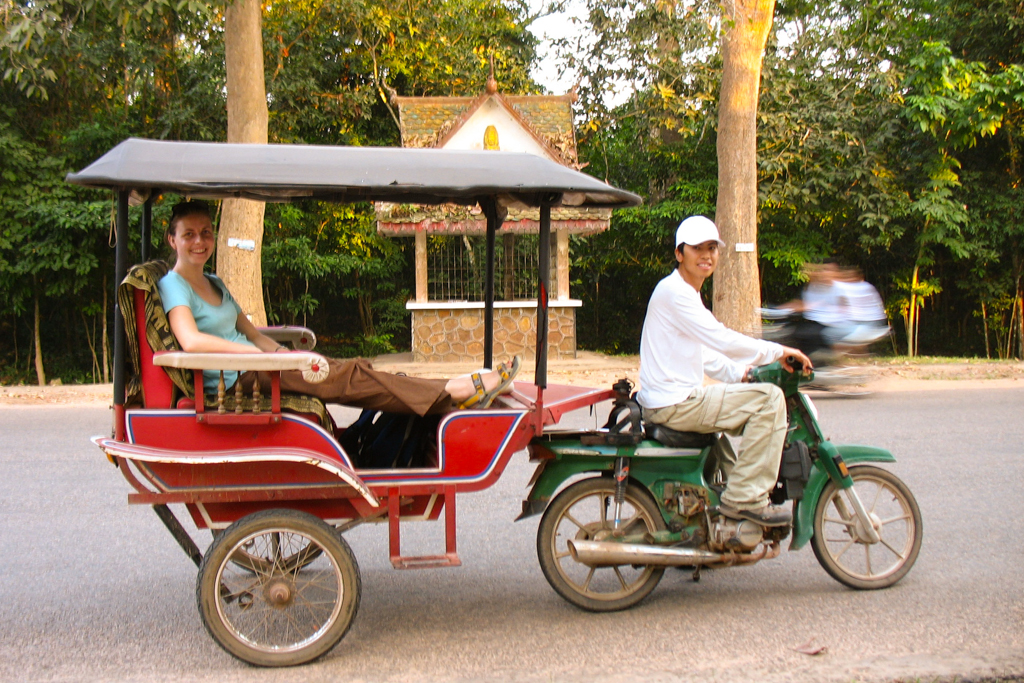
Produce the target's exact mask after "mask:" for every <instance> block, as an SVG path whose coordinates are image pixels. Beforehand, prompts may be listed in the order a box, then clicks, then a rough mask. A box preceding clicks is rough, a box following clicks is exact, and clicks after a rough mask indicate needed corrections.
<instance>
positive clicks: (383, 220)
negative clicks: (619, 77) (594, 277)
mask: <svg viewBox="0 0 1024 683" xmlns="http://www.w3.org/2000/svg"><path fill="white" fill-rule="evenodd" d="M574 101H575V95H574V94H572V93H569V94H566V95H504V94H502V93H499V92H498V88H497V83H496V82H495V80H494V78H493V75H492V76H491V77H490V78H488V81H487V87H486V91H485V92H484V93H483V94H481V95H480V96H478V97H397V96H396V97H393V98H392V102H393V104H395V105H396V107H397V109H398V113H399V121H400V128H401V135H402V146H403V147H421V148H435V149H454V150H495V149H500V150H502V151H506V152H522V153H526V154H535V155H538V156H542V157H546V158H548V159H551V160H553V161H556V162H558V163H560V164H563V165H565V166H568V167H570V168H574V169H578V168H580V165H579V163H578V162H577V158H576V136H575V132H574V130H573V125H572V103H573V102H574ZM376 211H377V228H378V230H379V231H380V233H381V234H385V235H389V236H393V237H413V238H414V239H415V263H416V291H415V298H414V299H413V300H411V301H409V302H408V303H407V304H406V308H407V309H408V310H409V311H410V312H411V314H412V324H411V328H412V352H413V356H414V358H415V360H416V361H419V362H423V361H442V362H452V361H479V360H480V359H481V358H482V356H483V340H484V321H483V317H484V316H483V312H484V302H483V291H484V282H485V274H484V273H485V271H484V267H483V252H484V240H483V235H484V234H485V232H486V227H487V220H486V217H485V216H484V212H483V210H482V209H481V207H480V206H479V205H474V206H471V207H466V206H461V205H454V204H451V205H441V206H423V205H415V204H385V203H378V204H377V206H376ZM610 218H611V209H594V208H589V207H572V206H562V207H557V208H553V209H552V210H551V239H552V245H551V246H552V248H551V253H553V254H554V255H555V258H554V259H553V260H552V261H553V262H552V264H551V273H550V275H551V278H550V281H551V282H552V284H554V285H555V286H554V287H552V289H553V290H554V291H552V292H550V293H549V296H548V302H549V303H548V306H549V307H548V311H549V325H548V335H547V341H548V356H549V358H560V359H564V358H575V357H576V309H577V308H578V307H579V306H580V305H581V302H580V301H579V300H578V299H572V298H570V295H569V236H570V235H588V234H593V233H597V232H601V231H603V230H607V229H608V225H609V220H610ZM539 220H540V211H539V209H536V208H534V209H529V208H516V207H515V206H511V207H509V208H508V214H507V216H506V217H505V220H504V222H503V223H502V224H501V227H500V228H499V230H498V233H497V239H500V240H501V242H500V248H499V249H498V250H497V253H496V261H497V262H496V267H495V271H494V272H495V301H494V308H495V311H494V312H495V317H494V357H495V358H505V357H510V356H512V355H515V354H519V355H522V356H524V357H532V356H533V355H534V352H533V346H532V341H533V340H534V339H536V325H537V298H536V297H537V295H536V291H537V289H536V287H537V285H536V283H537V279H538V270H537V269H538V262H537V251H538V250H537V239H538V236H537V235H538V232H539V227H540V224H539Z"/></svg>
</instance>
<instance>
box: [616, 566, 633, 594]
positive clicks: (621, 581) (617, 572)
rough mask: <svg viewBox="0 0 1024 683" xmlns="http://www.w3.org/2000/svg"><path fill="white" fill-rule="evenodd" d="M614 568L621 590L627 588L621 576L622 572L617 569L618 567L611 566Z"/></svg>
mask: <svg viewBox="0 0 1024 683" xmlns="http://www.w3.org/2000/svg"><path fill="white" fill-rule="evenodd" d="M612 569H613V570H615V576H617V577H619V584H620V585H621V586H622V590H628V588H629V586H627V585H626V580H625V579H624V578H622V572H620V571H619V568H618V567H612Z"/></svg>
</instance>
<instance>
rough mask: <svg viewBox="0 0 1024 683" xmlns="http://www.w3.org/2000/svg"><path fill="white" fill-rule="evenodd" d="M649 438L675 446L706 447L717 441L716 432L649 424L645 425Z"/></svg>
mask: <svg viewBox="0 0 1024 683" xmlns="http://www.w3.org/2000/svg"><path fill="white" fill-rule="evenodd" d="M644 432H645V433H646V435H647V438H648V439H653V440H654V441H657V442H658V443H660V444H662V445H665V446H671V447H673V448H706V447H707V446H710V445H711V444H713V443H714V442H715V434H713V433H712V434H701V433H700V432H677V431H676V430H674V429H669V428H668V427H666V426H665V425H656V424H648V425H645V426H644Z"/></svg>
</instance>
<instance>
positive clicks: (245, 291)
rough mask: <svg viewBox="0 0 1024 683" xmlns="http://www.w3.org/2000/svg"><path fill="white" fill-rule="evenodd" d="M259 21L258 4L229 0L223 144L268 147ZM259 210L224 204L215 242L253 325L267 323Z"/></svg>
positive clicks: (244, 203) (221, 270) (220, 271)
mask: <svg viewBox="0 0 1024 683" xmlns="http://www.w3.org/2000/svg"><path fill="white" fill-rule="evenodd" d="M261 18H262V17H261V7H260V2H259V0H234V2H232V3H231V4H229V5H228V7H227V11H226V12H225V14H224V52H225V62H226V67H227V91H228V92H227V97H228V142H245V143H256V144H266V143H267V89H266V85H265V82H264V77H263V35H262V33H261V28H260V24H261ZM263 209H264V205H263V203H262V202H251V201H248V200H245V199H225V200H224V206H223V208H222V211H221V219H220V234H219V235H218V237H217V275H219V276H220V278H221V279H222V280H224V283H225V284H226V285H227V286H228V289H230V290H231V294H232V296H234V298H235V300H236V301H238V305H239V306H241V307H242V310H243V311H244V312H245V313H246V315H248V316H249V318H250V319H251V320H252V322H253V323H254V324H255V325H257V326H262V325H266V324H267V313H266V309H265V308H264V306H263V272H262V268H261V264H260V257H261V254H262V252H263ZM236 240H237V241H236Z"/></svg>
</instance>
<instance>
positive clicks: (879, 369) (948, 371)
mask: <svg viewBox="0 0 1024 683" xmlns="http://www.w3.org/2000/svg"><path fill="white" fill-rule="evenodd" d="M374 366H375V367H376V368H377V369H379V370H384V371H387V372H404V373H406V374H408V375H412V376H414V377H454V376H456V375H461V374H465V373H469V372H472V371H474V370H476V369H477V368H476V367H474V366H473V365H472V364H470V363H414V362H412V357H411V354H395V355H391V356H381V357H379V358H377V359H375V361H374ZM639 368H640V358H639V356H607V355H604V354H600V353H593V352H589V351H584V352H580V354H579V357H578V358H576V359H573V360H559V361H550V362H549V364H548V382H549V383H552V384H570V385H576V386H593V387H603V386H609V387H610V386H611V385H612V384H613V383H614V382H615V380H617V379H619V378H621V377H627V378H629V379H630V380H631V381H632V382H633V383H634V384H636V383H637V380H638V377H639ZM863 369H864V370H865V372H866V373H867V374H868V375H869V376H870V377H871V378H872V379H871V381H870V382H869V383H868V384H867V385H866V388H867V389H868V390H870V391H936V390H950V389H982V388H988V389H996V388H1008V387H1018V386H1019V387H1024V362H1019V361H985V360H963V361H957V362H932V361H930V360H928V359H925V360H922V361H920V362H913V363H911V362H906V361H892V360H888V359H875V360H873V361H871V362H868V363H864V364H863ZM533 378H534V367H533V362H532V361H525V362H524V364H523V369H522V371H521V372H520V374H519V379H521V380H523V381H532V380H533ZM111 393H112V388H111V385H110V384H80V385H67V386H46V387H36V386H0V405H81V404H86V405H88V404H93V405H96V404H104V403H107V404H109V403H110V396H111Z"/></svg>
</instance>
